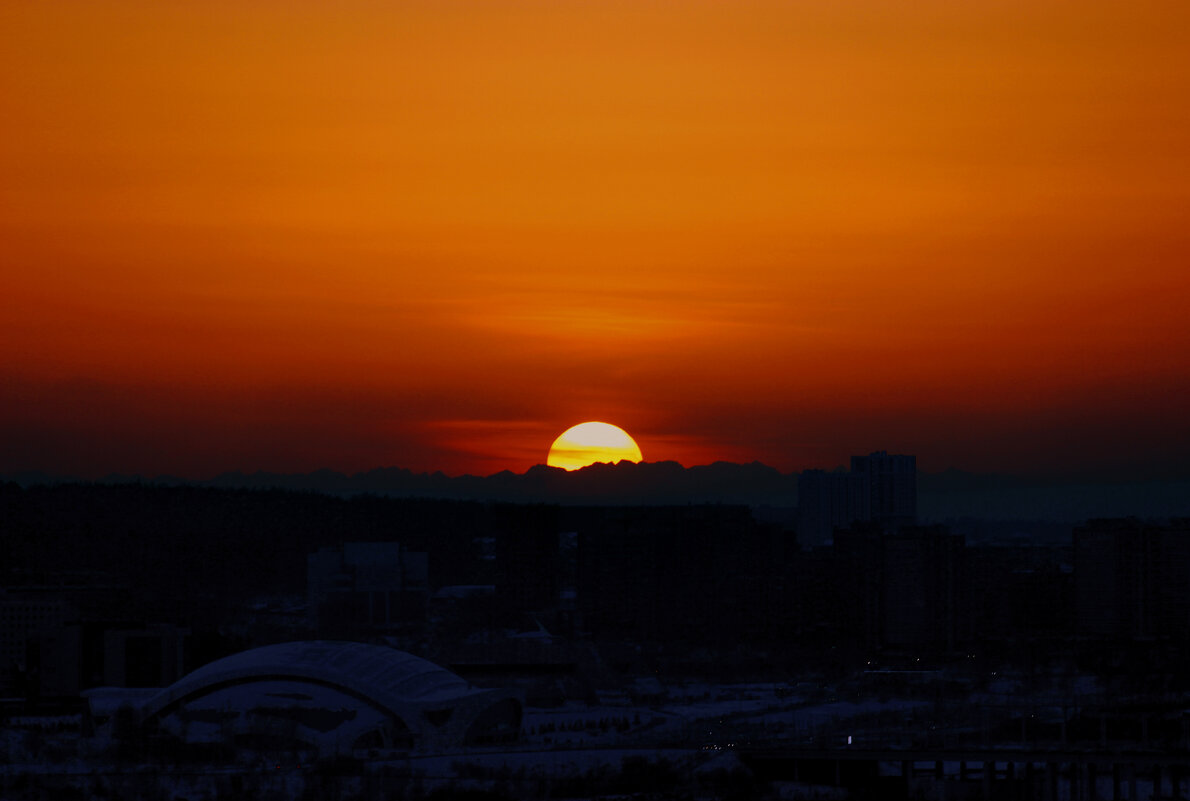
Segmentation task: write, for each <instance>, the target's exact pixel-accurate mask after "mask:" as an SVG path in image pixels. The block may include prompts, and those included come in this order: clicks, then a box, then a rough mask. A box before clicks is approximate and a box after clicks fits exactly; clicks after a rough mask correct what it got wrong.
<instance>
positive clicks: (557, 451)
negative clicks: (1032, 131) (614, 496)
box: [546, 423, 641, 470]
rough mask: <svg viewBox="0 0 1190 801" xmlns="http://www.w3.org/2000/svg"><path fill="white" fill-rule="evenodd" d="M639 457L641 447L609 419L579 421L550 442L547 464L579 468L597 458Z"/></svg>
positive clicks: (619, 458)
mask: <svg viewBox="0 0 1190 801" xmlns="http://www.w3.org/2000/svg"><path fill="white" fill-rule="evenodd" d="M624 459H627V460H628V461H630V462H639V461H640V460H641V453H640V448H639V447H638V446H637V444H636V442H635V441H634V440H633V439H632V437H630V436H628V432H627V431H625V430H624V429H622V428H620V427H618V426H613V425H611V424H610V423H580V424H578V425H577V426H572V427H570V428H568V429H566V430H565V431H563V432H562V435H561V436H560V437H558V438H557V439H556V440H554V444H553V445H551V446H550V455H549V457H548V459H547V460H546V464H548V465H549V466H550V467H561V468H563V469H565V470H578V469H579V468H580V467H586V466H587V465H589V464H595V463H596V462H611V463H613V464H614V463H615V462H619V461H622V460H624Z"/></svg>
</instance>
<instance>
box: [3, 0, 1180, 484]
mask: <svg viewBox="0 0 1190 801" xmlns="http://www.w3.org/2000/svg"><path fill="white" fill-rule="evenodd" d="M1187 31H1190V3H1186V2H1185V0H1167V1H1166V2H1145V1H1144V0H1140V1H1139V2H1129V3H1121V2H1118V1H1117V0H1112V2H1101V1H1098V0H1090V1H1087V0H1082V1H1081V2H1058V0H1029V1H1028V2H1024V1H1023V0H1022V2H991V1H990V0H989V1H988V2H955V1H954V0H925V1H923V2H915V3H911V4H904V3H894V2H876V0H850V1H848V0H842V1H841V2H810V1H809V0H806V1H804V2H803V1H802V0H793V1H788V0H786V1H783V2H747V1H746V0H745V1H743V2H739V1H735V2H730V3H727V2H693V1H691V2H683V3H670V2H665V3H662V2H641V1H640V0H633V2H622V3H620V2H595V1H594V0H592V1H591V2H587V0H575V2H557V1H556V0H551V1H550V2H544V1H543V2H504V1H503V0H502V1H501V2H486V0H485V1H482V2H481V0H474V2H441V1H439V0H436V1H435V2H400V3H390V2H379V1H377V2H367V1H365V0H345V1H344V2H337V3H321V2H319V3H316V2H298V1H297V0H284V2H282V0H261V1H260V2H251V3H248V2H242V0H235V2H231V1H230V0H229V1H228V2H215V1H213V0H201V2H199V1H198V0H195V2H174V1H167V2H148V0H145V1H144V2H135V3H133V2H126V3H121V2H106V1H104V0H86V2H77V3H69V2H53V3H25V2H14V3H5V4H3V6H2V7H0V118H2V119H3V120H4V124H3V125H0V271H2V272H0V304H2V306H0V311H2V313H0V471H11V470H21V469H43V470H51V471H57V472H73V473H76V474H82V475H90V476H94V475H101V474H104V473H107V472H110V471H122V472H142V473H146V474H150V475H151V474H155V473H162V472H169V473H174V474H180V475H184V476H189V477H199V478H201V477H207V476H209V475H213V474H214V473H217V472H219V471H222V470H230V469H241V470H257V469H266V470H282V471H297V470H303V471H304V470H311V469H315V468H319V467H329V468H334V469H338V470H345V471H355V470H363V469H369V468H372V467H378V466H385V465H397V466H403V467H408V468H411V469H416V470H435V469H441V470H443V471H445V472H448V473H451V474H456V473H461V472H475V473H490V472H495V471H497V470H501V469H505V468H507V469H512V470H515V471H518V472H520V471H523V470H524V469H526V468H527V467H529V466H531V465H533V464H536V463H539V462H544V461H545V455H546V451H547V450H548V448H549V445H550V443H551V442H552V441H553V439H554V437H556V436H557V435H558V434H559V433H560V432H561V431H563V430H564V429H566V428H567V427H568V426H570V425H573V424H575V423H577V422H581V421H583V420H607V421H609V422H613V423H615V424H617V425H619V426H622V427H623V428H625V429H626V430H627V431H628V432H629V433H631V434H632V435H633V437H635V438H636V440H637V441H638V442H639V443H640V445H641V448H642V450H643V451H644V452H645V453H646V454H647V455H648V458H649V459H650V460H651V461H657V460H662V459H676V460H678V461H681V462H683V463H684V464H700V463H707V462H710V461H713V460H715V459H727V460H733V461H750V460H752V459H759V460H761V461H764V462H766V463H769V464H772V465H774V466H776V467H778V468H781V469H783V470H792V469H800V468H802V467H815V466H819V467H831V466H833V465H835V464H839V463H842V462H843V461H845V459H846V457H847V456H848V455H849V454H851V453H862V452H867V451H868V450H872V449H875V448H886V449H888V450H892V451H904V452H910V453H917V454H918V455H919V461H918V463H919V465H920V466H921V467H922V468H923V469H927V470H939V469H943V468H946V467H952V466H953V467H959V468H965V469H972V470H1007V471H1010V472H1042V473H1046V472H1048V473H1071V472H1086V471H1092V472H1094V471H1100V472H1110V473H1115V474H1138V475H1139V474H1141V473H1161V472H1169V471H1173V472H1178V471H1181V472H1190V467H1188V466H1187V459H1186V453H1187V452H1188V449H1190V422H1188V419H1190V415H1187V414H1186V412H1185V408H1186V398H1187V397H1188V396H1190V314H1188V313H1187V311H1186V310H1187V308H1188V307H1190V103H1188V102H1187V98H1190V47H1188V46H1187Z"/></svg>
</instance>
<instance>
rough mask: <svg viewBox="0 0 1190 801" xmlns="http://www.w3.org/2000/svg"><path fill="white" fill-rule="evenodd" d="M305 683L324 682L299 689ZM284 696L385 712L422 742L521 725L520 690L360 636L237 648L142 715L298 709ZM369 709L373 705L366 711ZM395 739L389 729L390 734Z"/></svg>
mask: <svg viewBox="0 0 1190 801" xmlns="http://www.w3.org/2000/svg"><path fill="white" fill-rule="evenodd" d="M303 685H304V686H307V687H311V688H314V687H320V688H323V689H322V691H319V692H315V693H314V694H308V693H302V692H295V688H296V689H300V687H301V686H303ZM327 692H331V693H332V695H330V696H328V695H327V694H326V693H327ZM316 696H317V699H316ZM270 699H271V700H270ZM278 699H290V700H289V701H287V702H286V703H289V704H291V706H292V705H293V704H296V705H297V706H302V707H303V708H305V709H306V710H307V711H309V709H310V708H312V707H313V706H321V707H326V705H327V704H328V703H329V704H331V705H332V706H334V707H335V708H336V709H342V708H343V705H344V704H349V705H354V706H357V707H358V708H359V711H360V717H359V718H358V721H357V722H358V723H361V724H362V723H363V721H364V719H365V717H369V719H370V716H374V715H376V714H380V715H382V717H383V718H385V719H387V720H388V721H389V722H390V725H389V730H396V729H399V730H400V731H404V732H408V733H409V741H410V742H413V743H416V744H417V746H418V747H433V746H444V745H450V744H452V743H457V744H461V743H462V742H465V741H471V742H477V741H480V740H482V739H484V738H485V737H488V736H489V735H491V734H492V732H493V731H494V728H493V727H497V728H500V729H501V730H502V731H503V732H505V735H507V734H508V733H510V732H511V735H512V736H515V730H517V729H519V725H520V702H519V700H518V699H517V698H516V697H515V695H514V694H512V693H508V692H504V691H500V690H484V689H480V688H477V687H472V686H471V685H470V684H468V683H467V682H466V681H465V680H463V679H461V678H459V677H458V676H456V675H455V674H453V673H451V672H450V671H448V670H445V669H444V668H441V667H439V666H438V665H435V664H434V663H432V662H428V661H426V660H425V659H421V658H419V657H416V656H413V655H412V654H407V653H405V652H403V651H398V650H396V649H393V648H388V647H385V646H377V645H364V644H362V643H354V642H319V641H316V642H292V643H284V644H280V645H268V646H264V647H261V648H254V649H251V650H248V651H243V652H241V653H238V654H233V655H232V656H228V657H225V658H223V659H219V660H217V661H215V662H211V663H210V664H207V665H204V666H203V667H201V668H199V669H198V670H195V671H194V672H192V673H190V674H188V675H187V676H185V677H183V678H182V679H181V680H179V681H178V682H176V683H174V684H173V685H171V686H169V687H167V688H165V689H163V690H161V691H160V692H158V693H156V694H155V695H153V696H152V697H151V698H149V699H148V700H147V701H146V702H145V703H144V704H143V705H142V706H141V709H140V713H141V719H142V720H146V721H147V720H150V719H158V720H164V719H166V718H168V717H170V716H172V715H177V714H181V715H183V716H185V715H192V714H194V710H196V709H199V708H208V707H210V706H211V705H212V704H213V703H216V702H217V703H218V704H219V705H223V706H228V705H235V706H237V707H240V708H241V712H242V713H243V715H244V716H247V717H252V716H256V717H260V716H261V715H269V714H272V715H281V714H284V715H288V716H290V717H292V716H293V715H294V714H296V713H295V712H294V711H293V708H290V709H288V710H287V711H285V710H281V709H280V707H279V706H278V704H279V703H280V702H279V701H278ZM299 699H304V700H299ZM319 699H320V700H319ZM328 699H337V700H328ZM350 699H355V701H354V702H352V701H351V700H350ZM366 709H371V710H373V711H372V712H371V713H368V714H367V715H364V713H365V711H366ZM351 718H352V719H355V718H356V716H355V713H352V714H351ZM394 727H395V729H394ZM481 730H482V731H481ZM342 733H343V734H344V735H345V734H346V733H347V729H344V730H343V732H342ZM324 734H329V732H325V733H324ZM505 735H501V736H505ZM352 736H353V737H355V735H354V734H353V735H352ZM320 739H321V740H322V741H324V742H322V743H320V744H319V747H320V749H321V748H325V742H328V740H327V737H325V736H323V737H321V738H320ZM339 739H341V738H339ZM393 739H394V738H393V737H391V736H388V735H386V737H385V740H386V742H391V741H393Z"/></svg>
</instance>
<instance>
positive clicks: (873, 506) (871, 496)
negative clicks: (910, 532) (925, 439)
mask: <svg viewBox="0 0 1190 801" xmlns="http://www.w3.org/2000/svg"><path fill="white" fill-rule="evenodd" d="M851 472H852V473H854V474H856V475H858V476H861V477H862V478H861V480H862V481H863V482H864V483H865V484H866V485H867V488H868V505H869V512H870V514H871V518H870V519H871V520H872V521H873V522H875V523H880V524H882V525H886V526H887V525H891V526H907V525H913V524H914V523H915V522H916V521H917V457H916V456H911V455H904V454H895V453H894V454H890V453H887V452H885V451H875V452H874V453H870V454H868V455H867V456H852V457H851Z"/></svg>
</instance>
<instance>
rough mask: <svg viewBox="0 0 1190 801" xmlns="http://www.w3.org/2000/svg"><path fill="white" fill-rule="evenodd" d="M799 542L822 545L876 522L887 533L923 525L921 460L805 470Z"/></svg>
mask: <svg viewBox="0 0 1190 801" xmlns="http://www.w3.org/2000/svg"><path fill="white" fill-rule="evenodd" d="M797 494H798V501H797V502H798V512H797V533H798V540H799V541H800V542H801V544H802V545H803V546H806V545H811V546H812V545H822V544H824V543H826V542H829V541H830V540H831V536H832V534H833V532H834V531H835V530H836V529H841V528H847V527H848V526H851V525H853V524H855V523H867V522H872V523H875V524H877V525H878V526H879V527H880V528H883V529H885V530H893V529H896V528H899V527H900V526H911V525H913V524H914V523H916V522H917V457H916V456H907V455H901V454H889V453H887V452H885V451H876V452H875V453H870V454H868V455H867V456H852V457H851V471H850V472H847V471H845V470H841V469H840V470H835V471H833V472H829V473H828V472H826V471H825V470H805V471H803V472H802V474H801V475H800V476H798V482H797Z"/></svg>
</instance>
